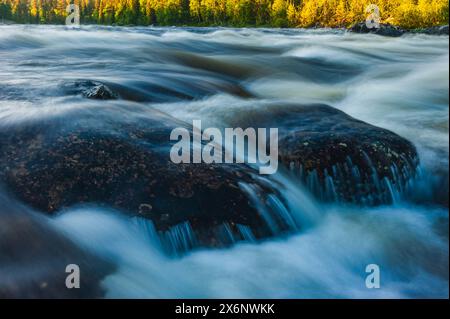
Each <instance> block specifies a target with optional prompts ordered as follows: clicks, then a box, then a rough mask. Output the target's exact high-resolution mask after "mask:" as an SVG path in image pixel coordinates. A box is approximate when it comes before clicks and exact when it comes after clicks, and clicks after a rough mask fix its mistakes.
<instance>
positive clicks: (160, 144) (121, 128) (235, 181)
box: [0, 106, 290, 249]
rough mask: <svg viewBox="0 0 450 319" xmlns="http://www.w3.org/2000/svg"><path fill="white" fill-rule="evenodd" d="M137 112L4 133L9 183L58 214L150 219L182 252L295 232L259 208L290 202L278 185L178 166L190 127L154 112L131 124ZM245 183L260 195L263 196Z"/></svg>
mask: <svg viewBox="0 0 450 319" xmlns="http://www.w3.org/2000/svg"><path fill="white" fill-rule="evenodd" d="M136 108H137V107H136ZM127 111H128V113H127V117H124V116H123V114H124V113H123V112H124V110H123V109H120V108H118V109H115V108H111V109H108V108H107V107H106V106H105V107H102V108H101V109H95V110H89V109H84V110H82V111H77V113H75V112H74V113H71V114H70V115H67V118H55V119H51V120H48V121H45V122H40V121H34V122H32V123H27V124H24V123H21V124H17V125H11V126H9V127H7V128H6V127H0V179H1V180H2V181H4V183H5V184H6V185H7V187H8V189H9V190H10V191H12V192H13V193H14V194H15V195H16V196H17V197H18V198H19V199H20V200H22V201H23V202H25V203H27V204H28V205H31V206H32V207H34V208H35V209H38V210H40V211H43V212H47V213H49V214H54V213H56V212H58V211H60V210H62V209H64V208H66V207H70V206H74V205H80V204H98V205H102V206H108V207H113V208H116V209H119V210H121V211H124V212H127V213H128V214H130V215H132V216H141V217H144V218H147V219H150V220H152V221H153V222H154V224H155V226H156V228H157V230H158V231H160V232H161V234H163V235H164V236H163V237H164V238H165V239H166V241H167V242H170V241H172V242H176V243H175V244H174V243H169V246H170V245H171V246H172V247H173V246H174V245H180V242H183V243H184V244H183V245H185V246H186V247H184V248H186V249H187V248H189V247H191V246H195V245H206V246H221V245H224V244H228V243H229V242H232V241H236V240H243V239H246V238H245V237H246V235H245V234H244V233H243V231H242V229H244V228H245V227H246V228H245V229H246V230H248V231H247V233H250V234H251V235H252V236H253V237H255V238H263V237H267V236H271V235H274V234H275V233H280V232H283V231H286V230H290V226H289V225H288V224H287V223H286V221H285V220H283V218H281V217H280V216H279V215H278V213H277V211H276V208H275V207H272V208H271V207H267V208H265V211H264V214H263V213H260V212H259V210H258V208H257V206H258V205H259V203H261V205H265V200H266V198H267V197H268V196H273V197H276V198H279V201H280V203H281V205H283V199H282V197H281V196H280V194H279V193H278V191H277V190H276V189H275V188H276V187H273V186H270V185H269V184H267V183H263V182H261V180H260V179H254V178H253V175H254V174H257V170H255V169H252V168H250V167H248V166H246V165H240V164H239V165H236V164H235V165H219V164H212V165H211V164H174V163H172V162H171V160H170V149H171V146H172V144H173V143H174V142H171V141H170V140H169V138H170V132H171V130H172V128H175V127H179V126H183V125H184V124H183V123H179V122H176V121H175V120H173V119H172V118H170V117H168V116H166V115H164V114H161V113H158V112H157V111H151V110H150V112H149V110H148V109H146V111H143V110H136V114H138V115H137V117H136V118H133V119H132V120H130V121H129V122H125V121H124V120H123V119H122V118H127V119H129V118H130V117H132V116H133V112H130V111H129V110H127ZM114 112H116V113H114ZM142 114H145V116H142ZM68 118H70V120H68ZM113 119H114V120H113ZM243 187H250V188H251V189H252V192H253V193H254V194H253V196H254V198H253V199H252V198H251V197H250V196H249V194H248V192H245V191H244V189H243ZM180 225H181V226H180ZM224 227H225V229H227V232H226V233H225V235H224V231H223V229H224ZM242 227H244V228H242ZM247 237H248V236H247Z"/></svg>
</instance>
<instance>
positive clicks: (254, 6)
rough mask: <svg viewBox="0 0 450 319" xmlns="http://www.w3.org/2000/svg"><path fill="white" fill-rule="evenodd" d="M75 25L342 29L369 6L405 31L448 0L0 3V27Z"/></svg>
mask: <svg viewBox="0 0 450 319" xmlns="http://www.w3.org/2000/svg"><path fill="white" fill-rule="evenodd" d="M71 3H74V4H76V5H78V6H79V8H80V18H81V23H84V24H106V25H113V24H115V25H196V26H236V27H242V26H255V27H263V26H266V27H314V26H321V27H347V26H349V25H351V24H353V23H355V22H361V21H365V19H366V17H367V15H368V13H367V12H366V8H367V6H368V5H369V4H372V3H373V4H376V5H377V6H378V7H379V9H380V17H381V22H385V23H391V24H395V25H398V26H401V27H405V28H419V27H429V26H435V25H442V24H448V12H449V3H448V0H0V23H1V22H2V21H5V20H7V21H14V22H17V23H42V24H62V23H64V22H65V18H66V16H67V13H66V7H67V5H68V4H71Z"/></svg>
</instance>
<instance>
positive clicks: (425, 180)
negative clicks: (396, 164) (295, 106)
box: [0, 26, 449, 298]
mask: <svg viewBox="0 0 450 319" xmlns="http://www.w3.org/2000/svg"><path fill="white" fill-rule="evenodd" d="M80 81H101V82H103V83H106V84H108V86H109V87H111V88H113V89H114V90H115V91H116V92H119V94H120V95H121V96H122V97H125V100H120V101H119V102H117V101H98V100H89V99H85V98H84V97H82V96H81V95H80V94H78V93H77V92H76V86H77V83H80ZM448 83H449V40H448V36H428V35H406V36H403V37H401V38H387V37H380V36H376V35H357V34H349V33H345V32H343V31H331V30H315V31H306V30H264V29H258V30H254V29H215V28H206V29H189V28H186V29H183V28H115V27H94V26H85V27H82V28H81V29H80V30H66V29H65V28H63V27H43V26H0V126H7V125H9V124H11V123H15V124H17V123H23V125H24V126H25V125H26V123H27V121H40V120H42V121H45V120H46V119H48V118H52V117H60V118H61V119H62V120H63V121H67V123H68V124H70V121H71V117H70V114H71V112H72V111H74V110H75V111H76V110H84V111H85V112H92V115H94V117H95V114H96V108H103V109H105V108H106V110H107V108H108V107H113V106H114V105H115V103H121V104H122V105H126V106H128V107H130V108H133V107H136V108H137V107H138V106H139V107H143V106H145V107H149V108H152V109H158V110H160V111H162V112H164V113H167V114H169V115H170V116H172V117H174V118H176V119H178V120H181V121H185V122H187V123H191V121H192V120H193V119H201V120H202V121H203V122H204V123H205V124H204V125H205V127H206V126H215V127H226V126H227V124H228V123H232V122H233V120H234V119H236V118H239V117H241V116H245V114H249V113H246V112H248V111H249V110H254V111H256V112H267V113H268V114H270V112H273V111H274V109H273V108H274V107H282V105H283V103H287V102H295V103H304V104H306V103H326V104H329V105H331V106H334V107H336V108H338V109H340V110H343V111H344V112H346V113H348V114H349V115H351V116H354V117H355V118H358V119H360V120H363V121H366V122H368V123H370V124H374V125H376V126H380V127H383V128H387V129H389V130H391V131H393V132H395V133H397V134H399V135H401V136H403V137H405V138H407V139H408V140H410V141H412V142H413V143H414V145H415V146H416V147H417V149H418V152H419V156H420V160H421V171H422V177H421V180H420V181H419V182H418V183H417V185H416V186H415V187H416V189H415V190H414V191H415V194H416V195H415V197H413V198H409V199H403V200H401V201H399V202H396V203H394V204H392V205H385V206H381V207H375V208H367V207H358V206H355V205H353V206H351V205H345V204H339V203H334V204H333V203H321V202H319V201H317V200H316V199H313V198H312V196H311V195H310V194H309V193H308V192H307V191H306V190H305V189H303V188H302V187H300V186H298V184H295V183H294V182H293V181H292V178H291V177H290V176H289V175H286V174H284V173H279V174H278V175H277V176H274V177H272V178H273V179H276V180H278V182H279V183H281V185H283V189H282V192H284V196H285V197H286V198H287V201H288V205H289V206H290V207H291V208H293V210H292V211H293V212H294V213H293V214H294V216H293V218H294V219H295V220H301V221H302V223H303V224H304V225H307V227H304V228H302V229H301V230H299V231H298V232H296V233H294V234H291V235H289V236H281V237H279V238H273V239H269V240H265V241H263V242H258V243H252V242H243V243H236V244H235V245H233V246H231V247H230V248H226V249H197V250H194V251H192V252H189V253H187V254H185V255H183V256H179V257H169V256H168V255H167V254H165V252H164V250H163V249H162V248H161V242H160V239H159V237H158V235H157V234H156V232H155V230H154V228H153V226H152V224H151V223H150V222H148V221H145V220H143V219H139V218H131V219H130V218H128V217H124V216H123V215H122V214H120V212H116V211H111V210H109V209H107V208H99V207H95V206H91V207H89V208H76V207H74V208H68V209H66V210H65V211H64V212H63V213H62V214H60V215H58V216H56V217H52V218H48V217H44V215H43V214H40V213H36V212H27V214H29V215H30V216H32V217H30V218H33V220H34V219H36V220H38V221H39V223H42V224H43V226H42V227H44V229H47V231H48V233H46V232H34V231H33V232H32V231H30V230H29V228H28V227H30V226H29V225H28V224H26V223H18V224H15V223H14V224H13V225H15V226H14V227H17V236H10V237H7V238H9V239H10V242H8V243H7V244H4V245H3V246H2V244H0V248H2V250H4V251H2V250H0V263H1V262H2V256H3V258H4V261H5V262H6V261H8V262H11V260H13V261H14V260H15V261H16V263H15V265H16V267H12V268H11V267H2V265H1V264H0V276H4V277H6V276H8V277H10V278H17V280H21V279H20V278H24V277H26V278H35V280H36V281H39V275H40V273H42V272H44V271H55V272H57V271H60V270H59V268H58V267H59V265H58V263H57V260H58V258H60V257H58V255H57V254H56V252H57V251H56V252H55V251H54V250H53V248H52V245H55V243H54V242H53V243H52V242H47V241H46V238H50V237H49V236H50V235H49V234H50V233H51V232H56V233H61V234H64V235H65V236H67V237H68V238H70V239H71V240H72V242H73V243H74V244H75V245H76V247H77V249H79V250H81V251H83V252H86V253H88V254H90V255H92V256H96V257H98V258H100V259H102V260H105V261H107V262H108V263H110V264H112V265H113V267H114V270H112V271H111V272H110V273H109V274H108V275H107V276H106V277H105V278H104V279H102V281H101V287H102V288H103V289H104V292H105V295H106V296H107V297H141V298H142V297H164V298H165V297H169V298H170V297H172V298H173V297H243V298H245V297H268V298H305V297H319V298H329V297H343V298H352V297H357V298H379V297H388V298H390V297H393V298H414V297H445V298H447V297H448V195H445V194H446V193H447V192H448V158H449V150H448V142H449V141H448V139H449V135H448V107H449V100H448V94H449V84H448ZM273 102H277V103H273ZM278 102H279V103H278ZM275 105H278V106H275ZM144 109H145V108H143V110H144ZM145 114H146V113H145V111H142V113H141V114H140V116H143V117H145V116H146V115H145ZM112 117H114V118H112ZM117 117H120V118H117ZM135 119H136V114H134V113H133V115H131V113H130V114H127V112H123V113H120V114H117V113H111V118H108V117H106V118H104V117H97V118H95V123H96V125H98V127H102V128H104V129H108V128H107V125H108V122H109V121H111V120H114V121H124V122H126V121H128V122H130V121H131V122H132V121H134V120H135ZM5 192H6V191H5ZM443 194H444V195H443ZM7 196H8V195H4V196H3V195H2V196H0V201H7V200H8V199H6V198H7ZM445 197H447V198H446V199H445ZM417 198H421V200H417ZM436 198H438V199H436ZM9 205H10V204H9ZM11 205H12V204H11ZM14 205H16V204H14ZM1 213H2V214H0V223H3V225H6V226H5V227H4V229H6V228H7V227H8V222H10V220H9V219H8V217H6V216H7V213H8V212H7V210H6V209H5V211H4V212H3V211H2V212H1ZM24 218H25V217H24ZM25 219H26V218H25ZM4 229H3V231H5V230H4ZM0 230H2V228H1V227H0ZM46 236H47V237H46ZM19 237H20V239H19ZM18 241H20V242H22V241H23V242H25V243H26V242H28V241H39V242H42V243H43V244H42V245H43V247H46V245H48V251H50V252H55V254H52V253H49V256H48V258H44V260H43V261H42V260H41V261H40V262H39V263H37V262H34V263H33V259H31V262H29V263H28V264H27V265H24V263H21V262H20V260H23V259H21V258H22V257H23V255H26V251H11V247H14V246H15V245H16V243H17V242H18ZM17 247H18V248H17V249H24V248H23V247H26V245H25V246H23V245H18V244H17ZM8 249H9V250H8ZM59 253H61V252H59ZM5 256H6V257H5ZM19 256H21V257H20V258H19ZM30 258H31V257H30ZM85 258H87V259H86V260H88V258H89V257H85ZM38 259H39V258H38ZM373 263H375V264H378V265H380V268H381V275H382V277H381V278H382V279H381V280H382V282H381V288H380V289H372V290H369V289H367V288H366V287H365V275H366V274H365V266H366V265H367V264H373ZM0 284H1V279H0ZM13 284H14V283H13ZM0 292H1V290H0Z"/></svg>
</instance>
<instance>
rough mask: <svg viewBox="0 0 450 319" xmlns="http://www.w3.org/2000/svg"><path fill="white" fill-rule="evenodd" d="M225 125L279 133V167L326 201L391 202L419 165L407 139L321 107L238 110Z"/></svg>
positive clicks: (305, 106) (407, 183) (296, 106)
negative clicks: (260, 128)
mask: <svg viewBox="0 0 450 319" xmlns="http://www.w3.org/2000/svg"><path fill="white" fill-rule="evenodd" d="M227 124H229V125H231V126H232V127H266V128H269V127H277V128H279V158H280V161H281V163H283V164H284V166H285V167H286V168H288V169H289V170H290V171H292V173H293V174H295V175H296V176H297V177H298V178H299V179H300V180H301V181H302V182H303V183H304V184H305V185H306V186H307V187H308V189H309V190H310V191H311V192H312V193H313V194H315V195H316V196H317V197H318V198H320V199H322V200H326V201H342V202H351V203H356V204H365V205H377V204H388V203H392V202H393V201H395V200H397V199H399V198H400V196H401V195H402V194H403V193H404V192H405V190H406V188H407V187H408V186H409V184H410V183H411V181H412V180H413V178H414V177H415V175H416V168H417V166H418V163H419V160H418V156H417V152H416V149H415V147H414V146H413V145H412V143H410V142H409V141H407V140H406V139H404V138H402V137H400V136H398V135H397V134H395V133H393V132H391V131H388V130H385V129H382V128H379V127H375V126H373V125H370V124H368V123H365V122H362V121H359V120H357V119H355V118H352V117H351V116H349V115H347V114H345V113H344V112H342V111H339V110H337V109H335V108H333V107H330V106H327V105H323V104H315V105H296V104H291V105H278V104H268V105H266V106H265V107H260V108H253V109H248V110H247V111H246V110H242V112H240V113H239V116H236V117H234V118H232V119H229V120H228V123H227Z"/></svg>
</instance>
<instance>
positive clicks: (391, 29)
mask: <svg viewBox="0 0 450 319" xmlns="http://www.w3.org/2000/svg"><path fill="white" fill-rule="evenodd" d="M349 31H350V32H354V33H373V34H378V35H383V36H388V37H400V36H402V35H403V34H404V33H405V32H406V31H405V30H404V29H402V28H400V27H397V26H394V25H391V24H385V23H381V24H380V27H379V28H370V29H369V28H368V27H367V25H366V23H365V22H359V23H356V24H354V25H353V26H351V27H350V28H349Z"/></svg>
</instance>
